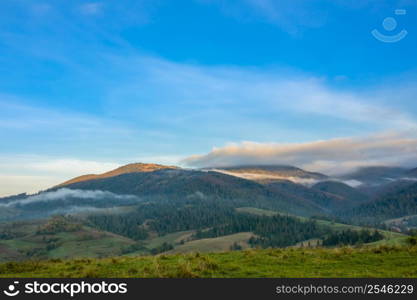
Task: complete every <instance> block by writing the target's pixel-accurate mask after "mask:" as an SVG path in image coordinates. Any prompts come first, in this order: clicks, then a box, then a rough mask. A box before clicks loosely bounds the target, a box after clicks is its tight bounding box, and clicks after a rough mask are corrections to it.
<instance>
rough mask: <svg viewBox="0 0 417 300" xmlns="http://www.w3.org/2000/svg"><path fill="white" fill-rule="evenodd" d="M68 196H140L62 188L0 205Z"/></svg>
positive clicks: (43, 200) (59, 199) (116, 197)
mask: <svg viewBox="0 0 417 300" xmlns="http://www.w3.org/2000/svg"><path fill="white" fill-rule="evenodd" d="M68 198H76V199H89V200H127V201H139V200H140V198H139V197H137V196H134V195H118V194H114V193H111V192H107V191H99V190H94V191H92V190H76V189H75V190H74V189H67V188H62V189H59V190H56V191H51V192H45V193H41V194H39V195H34V196H29V197H27V198H24V199H19V200H14V201H10V202H7V203H0V207H1V206H4V207H15V206H23V205H28V204H33V203H39V202H51V201H54V202H55V201H62V200H65V199H68Z"/></svg>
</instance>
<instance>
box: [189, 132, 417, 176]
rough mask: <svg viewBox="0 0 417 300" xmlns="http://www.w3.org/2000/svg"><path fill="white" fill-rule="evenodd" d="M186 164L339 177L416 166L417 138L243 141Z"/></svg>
mask: <svg viewBox="0 0 417 300" xmlns="http://www.w3.org/2000/svg"><path fill="white" fill-rule="evenodd" d="M183 163H184V164H185V165H188V166H194V167H224V166H236V165H250V164H254V165H255V164H259V165H268V164H275V165H293V166H298V167H301V168H304V169H306V170H309V171H316V172H323V173H325V174H329V175H338V174H342V173H345V172H348V171H351V170H353V169H355V168H358V167H362V166H375V165H393V166H396V165H400V166H406V167H410V168H411V167H415V166H416V165H417V138H416V137H415V136H414V135H412V136H408V135H407V134H405V133H404V134H400V133H384V134H379V135H373V136H367V137H362V138H359V137H354V138H339V139H331V140H322V141H315V142H306V143H292V144H282V143H255V142H242V143H233V144H229V145H227V146H225V147H222V148H214V149H213V150H212V151H211V152H210V153H208V154H205V155H194V156H191V157H189V158H186V159H185V160H184V161H183Z"/></svg>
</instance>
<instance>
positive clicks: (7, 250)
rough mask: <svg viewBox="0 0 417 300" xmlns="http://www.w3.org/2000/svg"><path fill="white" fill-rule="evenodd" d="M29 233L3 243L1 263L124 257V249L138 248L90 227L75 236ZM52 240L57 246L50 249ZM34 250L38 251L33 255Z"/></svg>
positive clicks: (0, 249) (120, 237)
mask: <svg viewBox="0 0 417 300" xmlns="http://www.w3.org/2000/svg"><path fill="white" fill-rule="evenodd" d="M19 229H20V228H19ZM26 229H27V231H28V233H26V232H22V236H20V237H17V238H14V239H9V240H0V261H10V260H24V259H27V258H28V257H32V256H35V257H36V256H39V257H41V258H70V257H71V258H75V257H104V256H114V255H120V254H121V252H122V249H123V248H124V247H127V246H129V245H132V244H135V242H134V241H132V240H130V239H128V238H125V237H122V236H119V235H116V234H112V233H109V232H100V231H97V230H95V229H93V228H90V227H87V226H83V227H82V228H81V229H80V230H77V231H74V232H60V233H56V234H53V235H49V234H37V233H36V227H34V228H32V227H28V228H26ZM29 232H30V233H29ZM51 238H53V239H54V240H55V244H56V246H55V247H53V248H48V239H51ZM33 250H37V251H36V252H33Z"/></svg>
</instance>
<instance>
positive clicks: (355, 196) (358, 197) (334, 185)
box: [312, 181, 370, 208]
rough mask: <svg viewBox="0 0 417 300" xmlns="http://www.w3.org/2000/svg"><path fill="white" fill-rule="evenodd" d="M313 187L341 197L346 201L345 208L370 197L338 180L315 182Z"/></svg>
mask: <svg viewBox="0 0 417 300" xmlns="http://www.w3.org/2000/svg"><path fill="white" fill-rule="evenodd" d="M312 188H313V189H315V190H318V191H321V192H323V193H326V194H328V195H334V196H339V197H341V198H342V199H343V202H344V203H345V205H344V207H345V208H346V207H353V206H355V205H359V204H362V203H364V202H366V201H369V199H370V197H369V196H368V195H367V194H365V193H362V192H360V191H359V190H357V189H355V188H353V187H351V186H349V185H347V184H344V183H342V182H338V181H322V182H319V183H317V184H315V185H314V186H313V187H312Z"/></svg>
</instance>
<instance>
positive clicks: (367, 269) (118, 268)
mask: <svg viewBox="0 0 417 300" xmlns="http://www.w3.org/2000/svg"><path fill="white" fill-rule="evenodd" d="M0 277H19V278H22V277H102V278H106V277H141V278H142V277H148V278H149V277H151V278H155V277H156V278H169V277H174V278H251V277H253V278H265V277H273V278H278V277H292V278H296V277H417V247H416V246H386V245H384V246H372V247H370V246H364V247H360V248H351V247H343V248H333V249H325V248H286V249H264V250H258V249H246V250H243V251H228V252H220V253H205V254H203V253H198V252H196V253H189V254H172V255H167V254H163V255H158V256H142V257H139V256H138V257H130V256H124V257H113V258H103V259H94V258H84V259H73V260H61V259H52V260H44V261H23V262H9V263H3V264H0Z"/></svg>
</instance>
